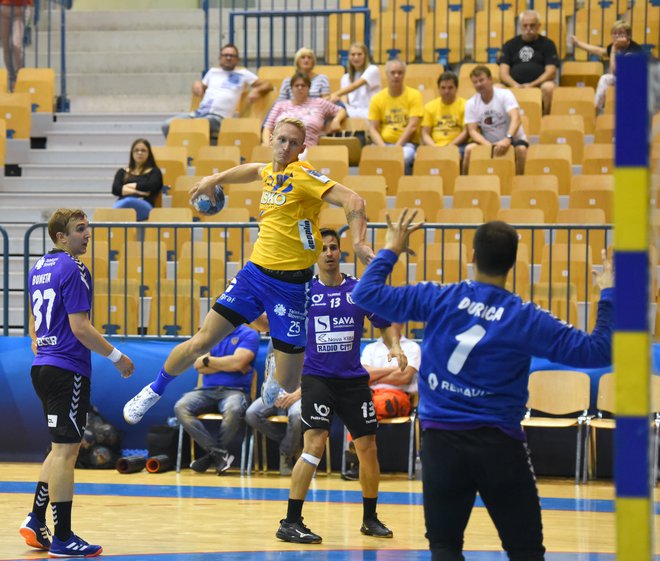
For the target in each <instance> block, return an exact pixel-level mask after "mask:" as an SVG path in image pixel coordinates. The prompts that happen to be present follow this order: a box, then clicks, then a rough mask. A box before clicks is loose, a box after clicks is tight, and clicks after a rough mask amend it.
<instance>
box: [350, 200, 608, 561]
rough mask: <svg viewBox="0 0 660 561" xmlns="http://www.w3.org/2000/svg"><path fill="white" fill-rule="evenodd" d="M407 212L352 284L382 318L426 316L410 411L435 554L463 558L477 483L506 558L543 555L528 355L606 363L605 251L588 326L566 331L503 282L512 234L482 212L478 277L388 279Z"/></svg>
mask: <svg viewBox="0 0 660 561" xmlns="http://www.w3.org/2000/svg"><path fill="white" fill-rule="evenodd" d="M415 214H416V213H414V212H413V213H412V214H408V213H407V212H404V213H402V215H401V218H400V219H399V221H398V222H397V223H395V224H392V223H391V222H390V219H389V217H388V218H387V222H388V232H387V237H386V241H385V249H383V250H381V251H380V252H379V253H378V256H377V257H376V258H375V259H374V260H373V262H372V263H371V265H370V266H369V267H368V268H367V270H366V271H365V273H364V276H363V278H362V280H361V281H360V282H359V283H358V286H357V287H356V289H355V290H354V291H353V299H354V301H355V302H356V303H357V304H359V305H360V306H363V307H364V308H365V309H368V310H371V311H373V312H375V313H378V314H379V315H382V316H383V317H385V318H387V319H388V320H390V321H396V322H403V321H408V320H412V321H424V322H426V329H425V331H424V339H423V341H422V363H421V366H420V370H419V374H420V376H419V397H420V402H419V419H420V422H421V426H422V429H423V431H424V432H423V437H422V447H421V454H422V467H423V471H422V474H423V475H422V479H423V485H424V514H425V518H426V536H427V538H428V540H429V545H430V549H431V553H432V557H431V558H432V561H463V559H464V557H463V554H462V550H463V535H464V532H465V527H466V525H467V522H468V519H469V517H470V512H471V511H472V507H473V506H474V501H475V497H476V494H477V492H478V493H479V495H480V496H481V499H482V500H483V502H484V504H485V505H486V508H487V509H488V513H489V514H490V516H491V518H492V519H493V522H494V523H495V527H496V528H497V530H498V532H499V535H500V539H501V540H502V545H503V547H504V549H505V550H506V552H507V553H508V555H509V559H511V560H512V561H539V560H542V559H543V557H544V552H545V548H544V547H543V532H542V525H541V507H540V503H539V497H538V492H537V490H536V482H535V478H534V473H533V469H532V465H531V462H530V459H529V454H528V450H527V447H526V443H525V435H524V433H523V431H522V429H521V426H520V422H521V420H522V418H523V416H524V414H525V404H526V401H527V383H528V376H529V368H530V362H531V357H532V356H538V357H545V358H548V359H550V360H553V361H556V362H561V363H563V364H566V365H570V366H574V367H583V368H597V367H604V366H608V365H609V364H611V360H612V352H611V335H612V315H613V310H612V298H613V290H612V288H611V287H612V283H613V281H612V270H611V266H610V264H609V262H608V260H607V258H606V257H607V256H606V255H603V272H602V273H601V274H600V275H599V276H598V278H597V282H598V284H599V286H600V288H601V289H602V291H601V299H600V304H599V307H598V319H597V321H596V327H595V329H594V331H593V332H592V333H591V334H587V333H585V332H583V331H580V330H578V329H575V328H574V327H573V326H571V325H568V324H566V323H564V322H562V321H560V320H558V319H557V318H555V317H554V316H552V315H551V314H550V313H548V312H546V311H544V310H542V309H540V308H539V307H538V306H536V305H535V304H533V303H531V302H523V301H522V300H521V299H520V297H519V296H517V295H515V294H512V293H511V292H509V291H508V290H506V289H505V283H506V278H507V275H508V273H509V271H510V270H511V268H512V267H513V265H514V263H515V261H516V252H517V249H518V234H517V233H516V231H515V229H513V228H512V227H511V226H509V225H508V224H505V223H504V222H488V223H486V224H483V225H482V226H480V227H479V228H478V229H477V232H476V234H475V237H474V258H473V262H474V268H475V280H474V281H463V282H461V283H457V284H450V285H446V286H439V285H437V284H435V283H421V284H418V285H415V286H407V287H396V288H395V287H391V286H387V285H386V284H385V281H386V279H387V276H388V275H389V274H390V272H391V271H392V267H393V266H394V264H395V263H396V262H397V259H398V256H399V254H400V253H401V252H402V251H404V249H405V248H406V247H407V243H408V238H409V235H410V233H411V232H413V231H415V230H416V229H418V228H419V226H420V225H419V224H413V223H412V220H413V219H414V216H415Z"/></svg>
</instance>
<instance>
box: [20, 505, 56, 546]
mask: <svg viewBox="0 0 660 561" xmlns="http://www.w3.org/2000/svg"><path fill="white" fill-rule="evenodd" d="M18 533H19V534H21V536H23V538H24V539H25V543H26V544H28V545H29V546H30V547H34V548H35V549H46V550H48V549H50V530H49V529H48V526H46V523H45V522H41V521H40V520H39V519H38V518H37V517H36V516H35V515H34V513H32V512H31V513H30V514H28V515H27V518H26V519H25V520H23V524H21V527H20V528H19V529H18Z"/></svg>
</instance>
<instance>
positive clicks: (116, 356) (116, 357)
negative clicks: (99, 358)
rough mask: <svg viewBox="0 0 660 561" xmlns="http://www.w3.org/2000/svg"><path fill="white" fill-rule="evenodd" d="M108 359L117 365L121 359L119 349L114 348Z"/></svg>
mask: <svg viewBox="0 0 660 561" xmlns="http://www.w3.org/2000/svg"><path fill="white" fill-rule="evenodd" d="M106 358H107V359H109V360H110V361H111V362H114V363H115V364H116V363H118V362H119V359H121V351H120V350H119V349H118V348H117V347H113V348H112V352H111V353H110V354H109V355H108V356H107V357H106Z"/></svg>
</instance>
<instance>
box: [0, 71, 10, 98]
mask: <svg viewBox="0 0 660 561" xmlns="http://www.w3.org/2000/svg"><path fill="white" fill-rule="evenodd" d="M8 83H9V77H8V75H7V69H6V68H0V93H7V92H8V91H9V89H8V87H7V84H8Z"/></svg>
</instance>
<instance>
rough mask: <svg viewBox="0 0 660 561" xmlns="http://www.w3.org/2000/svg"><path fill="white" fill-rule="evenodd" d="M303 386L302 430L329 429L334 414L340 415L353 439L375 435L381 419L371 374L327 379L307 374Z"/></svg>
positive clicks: (303, 379)
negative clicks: (373, 392)
mask: <svg viewBox="0 0 660 561" xmlns="http://www.w3.org/2000/svg"><path fill="white" fill-rule="evenodd" d="M301 389H302V424H303V432H304V431H306V430H309V429H323V430H327V431H329V430H330V425H331V424H332V417H333V415H334V414H337V415H338V416H339V418H340V419H341V420H342V422H343V423H344V424H345V425H346V428H347V429H348V431H349V432H350V433H351V435H352V436H353V438H354V439H355V438H360V437H361V436H366V435H369V434H376V429H377V428H378V420H377V419H376V409H375V408H374V402H373V401H372V399H371V389H370V388H369V377H368V376H361V377H359V378H326V377H324V376H314V375H310V374H304V375H303V377H302V385H301Z"/></svg>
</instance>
